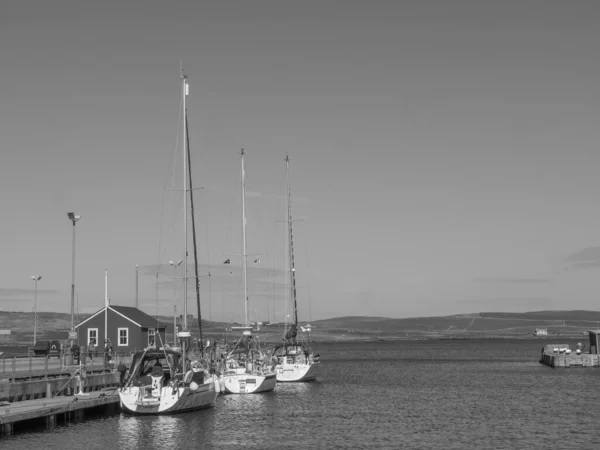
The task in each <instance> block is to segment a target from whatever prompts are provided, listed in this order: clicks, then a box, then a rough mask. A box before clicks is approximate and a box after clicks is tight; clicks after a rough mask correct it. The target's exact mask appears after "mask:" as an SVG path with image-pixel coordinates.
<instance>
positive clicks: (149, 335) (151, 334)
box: [148, 328, 156, 345]
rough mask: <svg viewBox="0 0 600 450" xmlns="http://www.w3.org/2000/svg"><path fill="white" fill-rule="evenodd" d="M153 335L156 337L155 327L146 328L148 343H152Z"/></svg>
mask: <svg viewBox="0 0 600 450" xmlns="http://www.w3.org/2000/svg"><path fill="white" fill-rule="evenodd" d="M155 337H156V328H148V345H154V338H155Z"/></svg>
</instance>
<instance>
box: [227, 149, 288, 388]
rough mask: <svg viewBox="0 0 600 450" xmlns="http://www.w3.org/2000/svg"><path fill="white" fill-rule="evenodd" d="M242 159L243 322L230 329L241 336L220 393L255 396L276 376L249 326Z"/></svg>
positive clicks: (273, 381)
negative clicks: (238, 332) (240, 325)
mask: <svg viewBox="0 0 600 450" xmlns="http://www.w3.org/2000/svg"><path fill="white" fill-rule="evenodd" d="M240 154H241V157H242V275H243V285H244V291H243V294H244V321H245V326H243V327H232V330H239V331H242V336H241V337H240V339H239V340H238V341H237V343H236V344H235V346H234V347H233V349H232V350H231V351H230V352H229V353H228V354H227V355H226V358H225V369H224V373H223V374H222V376H221V379H220V383H221V390H223V389H224V390H225V393H227V394H257V393H260V392H268V391H272V390H273V389H275V385H276V384H277V377H276V374H275V371H274V366H273V365H272V364H271V363H270V361H266V359H265V356H264V354H263V353H262V352H261V351H260V349H259V348H258V343H257V341H256V340H255V339H253V336H252V331H253V327H250V326H248V322H249V320H248V285H247V273H246V271H247V268H246V265H247V264H246V258H247V256H248V255H247V254H246V186H245V179H246V178H245V177H246V174H245V172H244V154H245V152H244V149H242V151H241V153H240Z"/></svg>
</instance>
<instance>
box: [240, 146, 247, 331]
mask: <svg viewBox="0 0 600 450" xmlns="http://www.w3.org/2000/svg"><path fill="white" fill-rule="evenodd" d="M245 154H246V151H245V150H244V149H242V150H241V151H240V155H241V156H242V274H243V275H242V276H243V279H244V326H246V327H247V326H248V284H247V278H246V172H244V155H245Z"/></svg>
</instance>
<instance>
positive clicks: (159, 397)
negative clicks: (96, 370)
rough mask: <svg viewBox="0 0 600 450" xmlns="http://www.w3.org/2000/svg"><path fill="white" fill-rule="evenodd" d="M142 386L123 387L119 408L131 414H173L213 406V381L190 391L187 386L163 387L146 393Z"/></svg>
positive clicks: (214, 397) (215, 394) (214, 395)
mask: <svg viewBox="0 0 600 450" xmlns="http://www.w3.org/2000/svg"><path fill="white" fill-rule="evenodd" d="M147 392H148V391H146V392H145V390H144V388H143V387H134V386H132V387H125V388H122V389H121V390H120V391H119V397H120V400H121V409H122V410H123V411H126V412H129V413H132V414H145V415H155V414H175V413H179V412H185V411H193V410H196V409H203V408H210V407H213V406H215V400H216V398H217V391H216V390H215V384H214V382H212V381H211V382H209V383H204V384H201V385H200V386H198V389H197V390H195V391H192V390H191V389H190V388H189V386H186V387H180V388H176V389H173V388H172V387H171V386H165V387H163V388H162V389H161V390H160V392H152V393H150V395H147Z"/></svg>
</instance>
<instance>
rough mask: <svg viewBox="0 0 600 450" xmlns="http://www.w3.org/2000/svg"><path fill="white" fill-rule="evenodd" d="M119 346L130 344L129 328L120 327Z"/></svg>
mask: <svg viewBox="0 0 600 450" xmlns="http://www.w3.org/2000/svg"><path fill="white" fill-rule="evenodd" d="M118 331H119V346H125V345H129V328H119V329H118Z"/></svg>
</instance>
